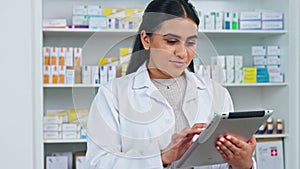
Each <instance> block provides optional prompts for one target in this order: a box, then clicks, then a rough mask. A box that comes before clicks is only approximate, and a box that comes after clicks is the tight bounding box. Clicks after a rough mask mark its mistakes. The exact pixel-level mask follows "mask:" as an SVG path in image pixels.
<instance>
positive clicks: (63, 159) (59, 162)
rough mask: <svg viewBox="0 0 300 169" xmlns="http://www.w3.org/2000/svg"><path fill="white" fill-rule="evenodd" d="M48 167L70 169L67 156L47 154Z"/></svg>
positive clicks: (47, 168)
mask: <svg viewBox="0 0 300 169" xmlns="http://www.w3.org/2000/svg"><path fill="white" fill-rule="evenodd" d="M46 169H68V157H67V156H47V157H46Z"/></svg>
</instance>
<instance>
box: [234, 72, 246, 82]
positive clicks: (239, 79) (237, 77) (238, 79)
mask: <svg viewBox="0 0 300 169" xmlns="http://www.w3.org/2000/svg"><path fill="white" fill-rule="evenodd" d="M243 79H244V76H243V70H237V71H235V72H234V82H235V83H236V84H242V83H244V81H243Z"/></svg>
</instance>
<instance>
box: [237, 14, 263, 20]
mask: <svg viewBox="0 0 300 169" xmlns="http://www.w3.org/2000/svg"><path fill="white" fill-rule="evenodd" d="M253 20H257V21H258V20H261V12H240V21H253Z"/></svg>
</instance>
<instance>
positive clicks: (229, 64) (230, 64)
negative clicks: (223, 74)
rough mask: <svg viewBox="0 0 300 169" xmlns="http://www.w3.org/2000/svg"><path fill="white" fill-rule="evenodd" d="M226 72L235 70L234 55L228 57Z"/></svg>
mask: <svg viewBox="0 0 300 169" xmlns="http://www.w3.org/2000/svg"><path fill="white" fill-rule="evenodd" d="M226 70H227V71H229V70H230V71H231V70H234V56H233V55H228V56H226Z"/></svg>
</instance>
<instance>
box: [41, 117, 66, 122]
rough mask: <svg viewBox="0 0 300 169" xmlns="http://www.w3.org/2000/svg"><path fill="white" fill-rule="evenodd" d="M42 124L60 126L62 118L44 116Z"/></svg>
mask: <svg viewBox="0 0 300 169" xmlns="http://www.w3.org/2000/svg"><path fill="white" fill-rule="evenodd" d="M43 123H48V124H61V123H62V118H61V117H58V116H44V117H43Z"/></svg>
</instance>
